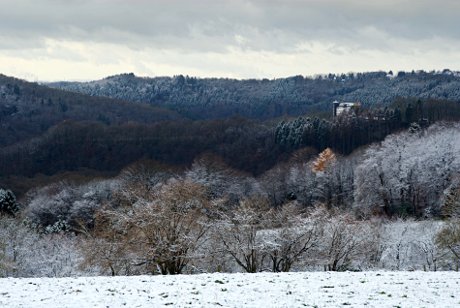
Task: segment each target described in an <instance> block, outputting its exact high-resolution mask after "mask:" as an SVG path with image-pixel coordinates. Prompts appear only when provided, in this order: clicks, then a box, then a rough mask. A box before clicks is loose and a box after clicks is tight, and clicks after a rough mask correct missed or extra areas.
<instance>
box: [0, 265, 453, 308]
mask: <svg viewBox="0 0 460 308" xmlns="http://www.w3.org/2000/svg"><path fill="white" fill-rule="evenodd" d="M459 283H460V273H458V272H357V273H352V272H344V273H333V272H301V273H281V274H273V273H260V274H201V275H178V276H131V277H78V278H59V279H53V278H22V279H21V278H4V279H0V286H1V287H0V307H47V308H51V307H164V306H169V307H265V308H267V307H343V306H351V307H460V295H459V293H458V290H459Z"/></svg>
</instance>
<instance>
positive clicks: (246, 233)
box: [218, 197, 269, 273]
mask: <svg viewBox="0 0 460 308" xmlns="http://www.w3.org/2000/svg"><path fill="white" fill-rule="evenodd" d="M268 210H269V207H268V201H267V200H266V199H264V198H261V197H260V198H255V197H254V198H249V199H244V200H242V201H241V202H240V205H239V206H238V208H237V209H235V210H234V211H232V212H231V213H222V219H221V221H220V222H219V224H220V227H219V228H218V232H219V238H220V241H221V243H222V250H223V251H224V252H225V253H227V254H229V255H230V256H231V257H232V259H233V260H234V261H235V262H236V263H237V264H238V266H240V267H241V268H242V269H243V270H245V271H246V272H248V273H256V272H258V271H259V270H260V269H261V268H260V267H261V263H262V259H263V255H264V241H263V238H262V237H261V232H263V230H264V229H265V227H266V218H267V213H268Z"/></svg>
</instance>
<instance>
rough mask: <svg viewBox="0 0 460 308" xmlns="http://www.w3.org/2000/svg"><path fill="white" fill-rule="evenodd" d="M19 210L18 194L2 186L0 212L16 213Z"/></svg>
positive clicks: (0, 189) (0, 190)
mask: <svg viewBox="0 0 460 308" xmlns="http://www.w3.org/2000/svg"><path fill="white" fill-rule="evenodd" d="M18 210H19V209H18V204H17V203H16V196H15V195H14V194H13V192H12V191H11V190H9V189H7V190H5V189H2V188H0V213H6V214H10V215H14V214H15V213H16V212H17V211H18Z"/></svg>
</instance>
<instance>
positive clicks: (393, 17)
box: [0, 0, 460, 80]
mask: <svg viewBox="0 0 460 308" xmlns="http://www.w3.org/2000/svg"><path fill="white" fill-rule="evenodd" d="M0 5H1V6H2V9H1V10H0V29H1V30H2V31H1V32H0V67H1V68H3V69H2V72H3V73H6V74H13V75H17V76H20V77H25V78H28V79H34V78H35V79H41V80H62V79H94V78H100V77H102V76H105V75H108V74H115V73H120V72H127V71H133V72H135V73H137V74H140V75H173V74H180V73H182V74H189V75H198V76H225V77H236V78H249V77H270V78H271V77H281V76H286V75H294V74H303V75H313V74H317V73H328V72H348V71H366V70H376V69H395V70H398V69H405V70H411V69H442V68H447V67H448V68H451V69H460V55H459V53H458V52H456V51H457V50H459V47H460V40H459V39H460V27H459V25H458V20H459V18H460V2H459V1H457V0H438V1H434V0H398V1H396V0H387V1H372V0H367V1H363V0H348V1H339V0H284V1H281V0H267V1H262V0H252V1H243V0H199V1H177V0H169V1H166V0H157V1H147V0H131V1H128V0H124V1H121V0H41V1H33V0H15V1H0Z"/></svg>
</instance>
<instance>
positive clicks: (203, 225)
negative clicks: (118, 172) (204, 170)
mask: <svg viewBox="0 0 460 308" xmlns="http://www.w3.org/2000/svg"><path fill="white" fill-rule="evenodd" d="M133 192H136V190H133ZM206 195H207V194H206V191H205V189H204V188H203V187H202V186H201V185H198V184H194V183H191V182H189V181H186V180H181V179H172V180H170V181H168V182H167V183H165V184H161V185H159V186H157V189H156V190H155V191H153V192H152V193H151V195H144V196H143V197H142V198H138V199H137V201H136V203H135V204H133V205H132V206H131V207H123V208H119V209H117V210H110V211H106V212H105V213H104V215H106V217H108V219H109V223H108V224H107V229H106V230H104V231H103V233H102V234H103V235H102V238H103V239H105V240H106V243H108V244H109V245H108V248H111V249H113V250H114V252H116V253H117V254H116V255H120V254H121V255H125V256H126V255H131V259H132V261H131V262H132V263H133V264H136V265H137V266H143V267H145V268H146V269H147V270H148V271H149V272H151V273H157V272H159V273H161V274H164V275H166V274H180V273H182V271H183V270H184V268H185V266H187V264H188V263H189V262H190V260H191V259H192V258H194V257H196V256H194V252H195V251H196V250H197V249H198V247H199V246H201V245H202V244H203V243H204V241H205V240H206V238H205V236H204V235H205V234H206V231H207V230H208V228H209V223H208V222H209V220H210V218H209V217H210V216H211V214H212V213H211V212H212V209H211V207H210V203H209V201H208V199H207V198H206ZM145 198H148V199H145ZM99 238H101V237H99ZM107 239H108V241H107ZM96 243H97V242H96ZM105 247H106V248H107V246H105ZM119 252H120V253H119ZM98 256H99V257H102V262H103V264H106V266H108V267H109V268H110V267H113V265H114V264H115V263H114V262H113V261H117V262H118V261H120V260H117V258H115V260H112V259H111V258H108V257H110V254H107V253H106V252H103V253H102V255H101V254H99V255H97V256H96V257H98ZM104 260H105V261H104ZM122 264H124V262H123V263H122ZM118 265H119V263H118ZM111 272H112V274H113V273H114V271H113V269H112V268H111Z"/></svg>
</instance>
